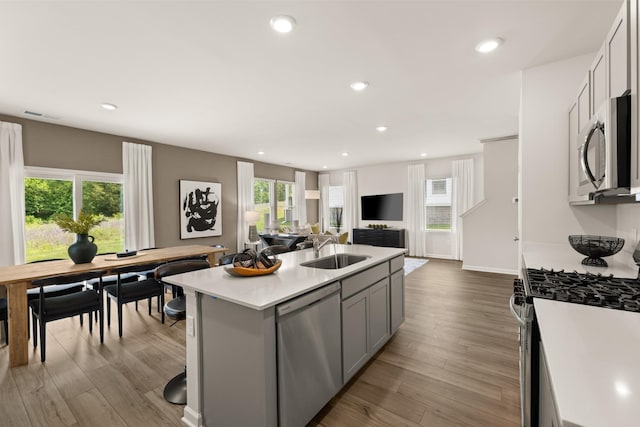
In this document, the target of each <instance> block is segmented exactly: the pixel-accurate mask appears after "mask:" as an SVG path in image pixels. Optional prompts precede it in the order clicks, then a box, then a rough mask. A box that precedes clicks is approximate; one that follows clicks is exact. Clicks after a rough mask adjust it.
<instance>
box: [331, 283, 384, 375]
mask: <svg viewBox="0 0 640 427" xmlns="http://www.w3.org/2000/svg"><path fill="white" fill-rule="evenodd" d="M389 337H390V331H389V278H384V279H382V280H381V281H379V282H378V283H376V284H374V285H373V286H370V287H368V288H367V289H365V290H363V291H360V292H359V293H357V294H355V295H353V296H352V297H350V298H347V299H346V300H344V301H342V373H343V375H342V377H343V382H344V383H346V382H347V381H349V379H350V378H351V377H352V376H353V375H354V374H355V373H356V372H358V370H359V369H360V368H361V367H362V366H364V364H365V363H367V361H368V360H369V359H370V358H371V356H373V354H374V353H375V352H376V351H378V350H380V348H382V346H383V345H384V344H385V343H386V342H387V341H388V340H389Z"/></svg>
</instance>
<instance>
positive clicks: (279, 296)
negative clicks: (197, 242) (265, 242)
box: [164, 244, 406, 310]
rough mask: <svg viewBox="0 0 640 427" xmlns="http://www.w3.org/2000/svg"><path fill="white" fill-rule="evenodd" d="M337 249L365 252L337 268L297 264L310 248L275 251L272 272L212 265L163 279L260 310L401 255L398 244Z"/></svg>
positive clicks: (326, 250) (328, 249)
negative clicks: (244, 273)
mask: <svg viewBox="0 0 640 427" xmlns="http://www.w3.org/2000/svg"><path fill="white" fill-rule="evenodd" d="M335 247H336V249H337V252H338V253H350V254H357V255H368V256H370V257H371V258H368V259H366V260H364V261H361V262H358V263H355V264H353V265H350V266H348V267H345V268H340V269H337V270H324V269H320V268H311V267H304V266H300V263H302V262H305V261H311V260H313V259H314V257H313V249H305V250H302V251H293V252H288V253H284V254H280V255H278V258H280V259H281V260H282V266H281V267H280V268H279V269H278V270H277V271H276V272H275V273H273V274H269V275H266V276H256V277H234V276H231V275H229V273H227V272H226V271H225V270H224V267H223V266H222V267H216V268H210V269H205V270H197V271H192V272H189V273H183V274H176V275H175V276H171V277H167V278H166V279H164V280H165V281H167V282H169V283H172V284H174V285H178V286H182V287H184V288H189V289H193V290H195V291H196V292H200V293H202V294H206V295H211V296H214V297H216V298H220V299H223V300H226V301H230V302H233V303H236V304H239V305H243V306H245V307H249V308H252V309H255V310H264V309H266V308H269V307H272V306H274V305H276V304H279V303H281V302H283V301H287V300H289V299H291V298H293V297H296V296H298V295H302V294H304V293H306V292H308V291H311V290H313V289H315V288H318V287H320V286H323V285H325V284H329V283H331V282H333V281H335V280H338V279H340V278H343V277H346V276H350V275H352V274H354V273H357V272H358V271H361V270H365V269H367V268H369V267H372V266H373V265H375V264H379V263H380V262H382V261H385V260H389V259H391V258H394V257H396V256H398V255H402V254H403V253H404V252H405V251H406V250H405V249H402V248H383V247H377V246H368V245H335ZM329 255H334V247H333V245H330V244H329V245H326V246H324V247H323V248H322V249H321V250H320V258H322V257H325V256H329Z"/></svg>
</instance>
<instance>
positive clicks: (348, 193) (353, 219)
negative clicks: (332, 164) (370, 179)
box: [342, 171, 358, 241]
mask: <svg viewBox="0 0 640 427" xmlns="http://www.w3.org/2000/svg"><path fill="white" fill-rule="evenodd" d="M342 185H343V186H344V209H343V213H342V223H343V226H344V229H345V231H347V232H348V233H349V238H348V240H349V241H352V239H353V236H352V234H353V229H354V228H355V227H357V226H358V179H357V174H356V172H355V171H348V172H345V173H344V175H343V178H342Z"/></svg>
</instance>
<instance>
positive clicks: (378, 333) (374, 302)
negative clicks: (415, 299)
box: [369, 278, 391, 354]
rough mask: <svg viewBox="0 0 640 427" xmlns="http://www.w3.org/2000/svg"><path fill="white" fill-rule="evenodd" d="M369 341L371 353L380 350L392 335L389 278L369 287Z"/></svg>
mask: <svg viewBox="0 0 640 427" xmlns="http://www.w3.org/2000/svg"><path fill="white" fill-rule="evenodd" d="M369 301H370V302H369V306H370V310H369V341H370V342H371V354H374V353H375V352H376V351H378V350H380V348H382V346H383V345H384V343H386V342H387V340H388V339H389V337H390V336H391V334H390V332H389V279H388V278H387V279H384V280H381V281H380V282H378V283H376V284H375V285H373V286H372V287H370V288H369Z"/></svg>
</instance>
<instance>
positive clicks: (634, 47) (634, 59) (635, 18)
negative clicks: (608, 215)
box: [629, 0, 640, 193]
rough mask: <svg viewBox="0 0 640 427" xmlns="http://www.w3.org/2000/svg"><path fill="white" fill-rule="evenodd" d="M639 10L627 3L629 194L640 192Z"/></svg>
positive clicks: (634, 2)
mask: <svg viewBox="0 0 640 427" xmlns="http://www.w3.org/2000/svg"><path fill="white" fill-rule="evenodd" d="M639 14H640V10H639V7H638V0H632V1H630V2H629V53H630V55H629V56H630V58H629V63H630V73H629V74H630V81H631V192H632V193H638V192H640V150H638V145H639V141H638V138H639V135H638V123H640V114H639V109H638V87H639V82H640V80H639V79H640V67H639V66H638V61H639V60H640V54H639V49H640V31H638V25H640V19H639Z"/></svg>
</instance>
